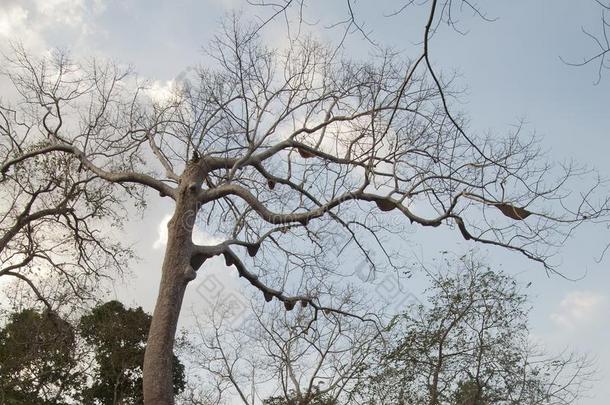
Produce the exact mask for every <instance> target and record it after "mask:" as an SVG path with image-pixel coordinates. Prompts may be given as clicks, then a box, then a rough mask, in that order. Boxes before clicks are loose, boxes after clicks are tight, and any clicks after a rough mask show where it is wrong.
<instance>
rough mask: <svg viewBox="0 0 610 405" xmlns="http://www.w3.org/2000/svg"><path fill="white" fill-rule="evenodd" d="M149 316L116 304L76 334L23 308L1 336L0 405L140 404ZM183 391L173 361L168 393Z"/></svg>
mask: <svg viewBox="0 0 610 405" xmlns="http://www.w3.org/2000/svg"><path fill="white" fill-rule="evenodd" d="M150 321H151V316H150V315H148V314H147V313H146V312H144V311H143V310H142V308H135V309H133V308H130V309H126V308H125V307H124V306H123V304H121V303H120V302H118V301H110V302H107V303H105V304H101V305H99V306H97V307H95V308H93V309H92V310H91V312H90V313H88V314H86V315H84V316H82V317H81V318H80V322H79V325H78V328H75V327H74V326H72V324H70V322H68V321H66V320H63V319H61V318H60V317H59V316H57V315H56V314H54V313H51V312H48V311H44V312H39V311H36V310H34V309H26V310H23V311H21V312H18V313H14V314H12V315H10V317H9V319H8V320H7V323H6V324H5V326H4V328H2V329H0V404H2V405H33V404H36V405H67V404H74V403H83V404H87V405H118V404H120V405H139V404H142V367H143V362H144V350H145V348H146V340H147V336H148V329H149V327H150ZM184 386H185V378H184V366H183V365H182V363H180V361H179V360H178V358H177V357H176V356H174V391H175V392H176V393H179V392H181V391H182V390H183V389H184Z"/></svg>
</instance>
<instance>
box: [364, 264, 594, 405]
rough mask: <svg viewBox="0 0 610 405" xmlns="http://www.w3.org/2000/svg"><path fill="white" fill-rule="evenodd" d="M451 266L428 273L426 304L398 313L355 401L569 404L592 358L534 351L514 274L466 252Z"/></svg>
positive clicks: (589, 373) (588, 373)
mask: <svg viewBox="0 0 610 405" xmlns="http://www.w3.org/2000/svg"><path fill="white" fill-rule="evenodd" d="M455 265H458V266H459V267H457V268H453V266H455ZM448 266H452V267H450V268H452V270H450V272H447V271H445V272H442V273H430V280H431V283H432V284H431V287H430V288H429V289H428V290H427V293H426V295H427V303H426V304H421V305H418V306H417V307H415V308H411V309H410V310H409V311H408V312H406V313H404V314H402V315H400V316H398V317H397V318H395V320H394V322H393V323H392V325H391V327H390V333H391V335H392V338H391V339H389V342H390V343H389V349H388V350H387V351H386V352H385V354H383V361H382V362H381V364H380V365H373V366H372V374H369V376H368V377H367V378H364V379H362V380H361V389H360V394H361V396H360V397H359V399H358V400H357V403H363V404H403V403H408V404H422V405H423V404H427V405H442V404H447V405H449V404H459V405H463V404H477V405H484V404H497V405H502V404H572V403H574V402H575V401H576V400H577V399H578V398H579V396H580V395H582V394H583V391H584V389H586V386H587V384H588V383H589V382H590V381H591V378H592V373H593V369H592V367H591V362H590V361H589V360H588V359H587V358H586V357H581V356H577V355H575V354H568V353H563V354H562V355H559V356H555V357H552V356H548V355H544V354H542V353H540V352H539V351H536V350H535V348H534V347H533V346H532V344H531V342H530V341H529V339H530V337H529V333H528V329H527V312H528V308H527V306H526V296H525V294H523V293H522V292H521V291H520V289H519V287H518V286H517V284H516V282H515V280H514V279H513V278H511V277H510V276H507V275H505V274H503V273H501V272H497V271H496V272H494V271H491V270H490V269H489V268H487V267H486V266H485V265H484V264H482V263H479V262H476V261H472V257H470V256H463V257H462V258H461V260H460V261H458V262H457V263H454V262H453V261H451V262H450V264H448ZM357 397H358V396H357Z"/></svg>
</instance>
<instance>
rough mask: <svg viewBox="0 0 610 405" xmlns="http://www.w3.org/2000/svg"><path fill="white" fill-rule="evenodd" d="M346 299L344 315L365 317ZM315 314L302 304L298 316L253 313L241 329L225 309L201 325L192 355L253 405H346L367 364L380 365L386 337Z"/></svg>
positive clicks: (277, 310)
mask: <svg viewBox="0 0 610 405" xmlns="http://www.w3.org/2000/svg"><path fill="white" fill-rule="evenodd" d="M344 298H345V300H344V301H343V305H340V306H338V309H341V310H342V311H345V312H358V310H357V308H358V307H359V306H360V305H356V303H355V302H354V300H353V299H354V298H356V297H347V296H345V297H344ZM314 312H315V311H314V310H312V309H311V308H309V307H302V306H301V305H299V306H298V308H296V309H295V311H293V312H286V311H285V310H284V309H283V308H281V307H279V306H272V307H271V308H269V307H266V308H263V307H260V308H253V312H252V317H251V318H250V319H249V321H247V322H242V323H240V324H239V325H237V326H234V325H231V324H229V323H227V319H231V317H228V316H226V314H224V312H223V306H222V303H219V305H218V306H217V307H215V308H214V310H213V311H212V313H211V314H210V316H209V319H199V320H198V321H199V322H198V324H199V336H198V337H194V336H192V339H191V345H192V347H193V352H192V353H191V356H192V358H193V359H194V361H195V363H197V364H198V365H199V367H200V368H201V369H203V370H204V371H205V373H211V374H212V375H213V377H214V379H215V380H216V381H217V385H218V386H221V385H223V384H224V385H225V387H229V388H232V391H231V392H232V393H233V394H234V395H233V396H234V397H238V398H240V401H241V402H242V403H244V404H245V405H254V404H260V403H264V404H270V405H271V404H295V405H314V404H322V403H328V404H338V403H343V402H341V401H342V400H343V399H344V398H346V397H347V396H349V394H350V392H351V391H352V390H353V387H354V385H355V383H356V380H357V376H358V375H359V374H360V373H362V371H363V368H364V367H365V366H366V365H367V360H371V361H374V360H372V359H370V357H371V356H373V355H376V353H378V351H379V349H380V346H381V345H382V344H383V342H384V340H383V337H382V332H381V331H380V330H379V329H377V327H376V325H375V324H373V323H367V322H361V321H360V320H358V319H355V318H350V317H345V316H341V315H338V314H336V313H333V312H328V313H322V314H320V316H318V317H317V318H315V319H314V316H315V314H314ZM206 320H207V321H208V322H205V321H206ZM208 379H209V378H208ZM223 391H227V390H226V389H225V390H223Z"/></svg>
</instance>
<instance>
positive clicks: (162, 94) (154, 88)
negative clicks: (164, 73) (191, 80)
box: [147, 80, 175, 104]
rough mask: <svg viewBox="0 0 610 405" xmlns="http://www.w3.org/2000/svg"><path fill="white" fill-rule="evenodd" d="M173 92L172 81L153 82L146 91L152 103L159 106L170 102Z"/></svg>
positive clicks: (173, 84) (173, 85)
mask: <svg viewBox="0 0 610 405" xmlns="http://www.w3.org/2000/svg"><path fill="white" fill-rule="evenodd" d="M174 91H175V83H174V81H173V80H167V81H165V82H160V81H159V80H155V81H154V82H152V84H151V85H150V87H149V88H148V89H147V93H148V95H149V96H150V98H152V99H153V101H154V102H156V103H160V104H163V103H165V102H168V101H170V100H171V99H172V98H173V97H174V95H175V93H174Z"/></svg>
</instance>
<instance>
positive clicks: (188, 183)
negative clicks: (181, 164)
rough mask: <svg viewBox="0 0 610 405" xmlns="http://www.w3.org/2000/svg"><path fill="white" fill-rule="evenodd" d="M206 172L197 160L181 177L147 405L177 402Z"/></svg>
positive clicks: (148, 366)
mask: <svg viewBox="0 0 610 405" xmlns="http://www.w3.org/2000/svg"><path fill="white" fill-rule="evenodd" d="M202 178H203V173H202V170H201V169H200V168H199V167H198V166H197V165H196V164H194V163H191V164H189V165H188V166H187V168H186V170H185V172H184V173H183V174H182V176H181V180H180V185H179V188H178V195H177V198H176V208H175V211H174V215H173V217H172V219H171V220H170V222H169V224H168V226H167V227H168V232H167V234H168V240H167V248H166V250H165V258H164V260H163V268H162V276H161V282H160V284H159V294H158V297H157V303H156V305H155V310H154V312H153V317H152V322H151V325H150V331H149V334H148V342H147V345H146V352H145V355H144V375H143V380H144V387H143V393H144V404H145V405H173V404H174V387H173V355H174V351H173V349H174V338H175V335H176V329H177V326H178V318H179V316H180V309H181V307H182V299H183V298H184V292H185V290H186V286H187V284H188V283H189V282H190V281H191V280H193V279H194V278H195V271H194V270H193V268H192V267H191V255H192V252H193V242H192V234H193V226H194V223H195V218H196V216H197V211H198V208H199V203H198V202H197V192H198V190H199V189H200V188H201V183H202V181H201V180H202Z"/></svg>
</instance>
